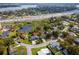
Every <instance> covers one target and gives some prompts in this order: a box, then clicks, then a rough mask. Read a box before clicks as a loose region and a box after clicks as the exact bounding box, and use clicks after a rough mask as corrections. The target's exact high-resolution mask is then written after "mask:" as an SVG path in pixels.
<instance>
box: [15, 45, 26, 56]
mask: <svg viewBox="0 0 79 59" xmlns="http://www.w3.org/2000/svg"><path fill="white" fill-rule="evenodd" d="M16 53H17V55H27V49H26V47H23V46H20V47H17V48H16Z"/></svg>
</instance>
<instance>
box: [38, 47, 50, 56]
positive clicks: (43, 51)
mask: <svg viewBox="0 0 79 59" xmlns="http://www.w3.org/2000/svg"><path fill="white" fill-rule="evenodd" d="M37 54H38V55H51V52H50V50H49V49H48V48H43V49H41V50H40V51H38V52H37Z"/></svg>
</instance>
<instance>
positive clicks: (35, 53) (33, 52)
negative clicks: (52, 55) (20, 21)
mask: <svg viewBox="0 0 79 59" xmlns="http://www.w3.org/2000/svg"><path fill="white" fill-rule="evenodd" d="M42 48H47V47H46V46H44V47H39V48H32V50H31V51H32V55H37V52H38V51H39V50H41V49H42Z"/></svg>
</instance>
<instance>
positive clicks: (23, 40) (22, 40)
mask: <svg viewBox="0 0 79 59" xmlns="http://www.w3.org/2000/svg"><path fill="white" fill-rule="evenodd" d="M19 42H21V43H25V44H30V45H31V44H32V43H31V42H30V41H28V40H27V39H21V40H19Z"/></svg>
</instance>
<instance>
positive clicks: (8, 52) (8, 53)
mask: <svg viewBox="0 0 79 59" xmlns="http://www.w3.org/2000/svg"><path fill="white" fill-rule="evenodd" d="M12 44H14V41H13V40H12V39H10V38H6V39H4V46H5V47H7V55H10V45H12Z"/></svg>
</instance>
